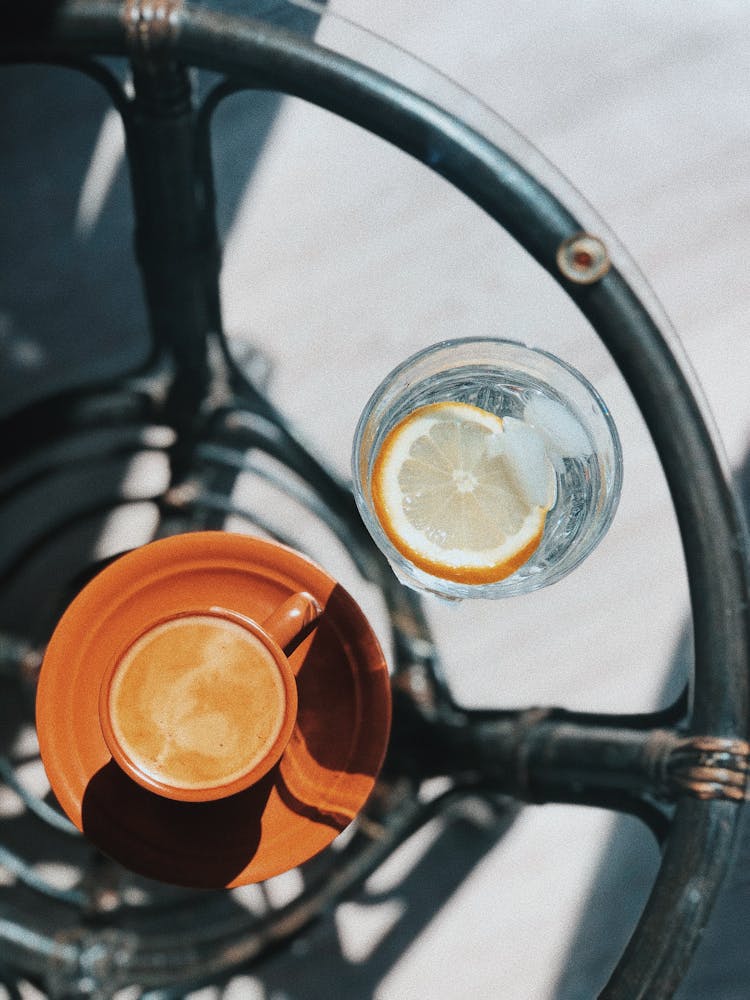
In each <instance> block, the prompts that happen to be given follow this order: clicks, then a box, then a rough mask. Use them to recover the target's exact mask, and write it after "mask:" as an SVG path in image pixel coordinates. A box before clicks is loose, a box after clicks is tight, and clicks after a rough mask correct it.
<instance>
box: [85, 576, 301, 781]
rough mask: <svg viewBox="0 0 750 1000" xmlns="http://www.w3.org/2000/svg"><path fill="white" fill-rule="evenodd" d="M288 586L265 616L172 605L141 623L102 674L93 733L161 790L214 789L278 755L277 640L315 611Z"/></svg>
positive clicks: (283, 723) (282, 685)
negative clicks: (289, 593)
mask: <svg viewBox="0 0 750 1000" xmlns="http://www.w3.org/2000/svg"><path fill="white" fill-rule="evenodd" d="M311 601H313V599H312V598H310V597H309V595H300V594H297V595H294V597H293V598H291V599H290V600H289V601H287V602H285V603H284V604H283V605H282V607H281V608H280V609H278V610H277V611H276V612H274V614H273V615H272V616H271V618H270V619H269V620H268V624H270V625H271V627H272V628H273V630H274V632H275V634H276V636H278V638H279V639H280V642H279V641H277V639H276V637H275V635H274V633H273V632H271V631H270V630H267V629H266V628H264V627H263V626H261V625H259V624H258V623H257V622H254V621H252V620H251V619H249V618H245V617H244V616H242V615H238V614H236V613H234V612H231V611H227V610H224V609H221V608H210V609H202V610H201V609H199V610H192V611H186V612H183V613H180V614H178V615H173V616H171V617H169V618H166V619H164V620H162V621H159V622H157V623H156V624H154V625H152V626H150V627H149V628H147V629H146V630H145V631H144V632H143V633H141V634H140V635H139V636H138V637H137V638H136V639H135V640H134V642H133V643H132V644H131V645H130V646H129V647H128V648H127V650H126V651H125V652H124V653H123V655H122V656H120V657H119V658H118V659H117V660H116V661H115V662H114V663H113V664H112V665H111V667H110V668H109V670H108V671H107V672H106V674H105V675H104V678H103V681H102V687H101V691H100V700H99V716H100V724H101V728H102V733H103V735H104V739H105V742H106V743H107V746H108V747H109V750H110V752H111V753H112V756H113V757H114V759H115V760H116V761H117V763H118V764H119V765H120V767H122V768H123V770H125V771H126V772H127V773H128V774H129V775H130V777H132V778H133V779H134V780H135V781H137V782H138V783H139V784H141V785H143V786H144V787H146V788H148V789H150V790H151V791H155V792H157V793H158V794H161V795H164V796H166V797H168V798H174V799H182V800H186V801H202V800H210V799H215V798H221V797H224V796H226V795H231V794H233V793H234V792H236V791H240V790H242V789H244V788H247V787H249V785H251V784H253V783H255V782H256V781H258V780H259V779H260V778H261V777H262V776H263V775H264V774H266V773H267V772H268V771H269V770H270V769H271V767H273V765H274V764H275V763H276V762H277V761H278V759H279V757H280V756H281V754H282V753H283V750H284V748H285V746H286V744H287V742H288V740H289V737H290V735H291V731H292V728H293V726H294V721H295V718H296V713H297V690H296V684H295V680H294V675H293V674H292V671H291V667H290V666H289V662H288V660H287V657H286V656H285V654H284V651H283V648H282V643H283V644H284V645H287V644H288V643H289V642H290V641H291V640H293V638H294V636H295V634H297V633H299V632H300V630H302V629H304V628H305V627H306V626H307V625H309V624H310V623H311V621H313V620H314V618H315V617H317V614H318V613H319V608H318V607H317V604H315V606H314V607H313V605H312V604H311V603H310V602H311Z"/></svg>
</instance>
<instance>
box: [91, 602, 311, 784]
mask: <svg viewBox="0 0 750 1000" xmlns="http://www.w3.org/2000/svg"><path fill="white" fill-rule="evenodd" d="M196 616H201V617H210V618H219V619H223V620H225V621H231V622H233V623H234V624H236V625H240V626H241V627H242V628H244V629H245V630H246V631H248V632H250V633H251V634H252V635H254V636H255V637H256V638H257V639H259V640H260V641H261V642H262V643H263V644H264V646H265V647H266V649H267V650H268V652H269V653H270V654H271V656H272V657H273V659H274V662H275V663H276V667H277V669H278V671H279V676H280V677H281V681H282V686H283V689H284V718H283V721H282V724H281V728H280V729H279V732H278V734H277V736H276V738H275V740H274V742H273V744H272V745H271V747H270V748H269V750H268V752H267V753H266V754H265V756H264V757H262V758H261V759H260V760H259V761H258V762H257V763H256V764H255V765H254V766H253V767H252V768H250V770H248V771H246V772H245V773H244V774H242V775H240V776H239V777H237V778H234V779H233V780H232V781H229V782H223V783H221V784H217V785H211V786H206V787H201V788H182V787H180V786H177V785H171V784H169V783H168V782H165V781H160V780H159V779H158V778H154V777H153V776H152V775H150V774H148V773H147V772H146V771H144V770H143V769H142V768H141V767H140V766H139V765H138V763H137V762H136V761H134V760H133V759H132V758H131V757H130V755H129V754H128V753H127V751H126V750H125V749H124V748H123V746H122V745H121V743H120V741H119V740H118V738H117V734H116V733H115V730H114V726H113V725H112V721H111V716H110V710H109V700H110V694H111V690H112V684H113V682H114V678H115V674H116V673H117V669H118V667H119V665H120V663H121V662H122V660H123V657H124V656H125V655H126V654H127V652H128V651H129V650H130V649H132V648H133V646H134V645H135V644H136V643H137V642H139V641H140V640H141V639H142V638H143V637H144V636H145V635H147V634H148V633H149V632H151V631H152V630H153V629H155V628H158V627H159V626H160V625H165V624H166V623H167V622H172V621H178V620H179V619H181V618H190V617H196ZM297 709H298V697H297V682H296V679H295V676H294V672H293V670H292V667H291V664H290V663H289V660H288V658H287V656H286V655H285V653H284V651H283V650H282V649H281V647H280V646H279V644H278V643H277V642H276V640H275V639H274V638H273V636H271V635H270V634H269V633H268V632H267V631H266V630H265V629H264V628H263V626H262V625H260V624H259V623H258V622H257V621H255V620H254V619H252V618H249V617H247V616H246V615H243V614H241V613H239V612H237V611H233V610H231V609H229V608H222V607H218V606H216V605H211V606H210V607H195V608H187V609H185V610H181V611H179V612H177V613H174V614H169V615H164V616H162V617H159V618H156V619H154V620H153V621H151V622H149V623H148V624H147V625H145V626H144V627H143V628H142V629H140V630H139V631H138V632H137V634H135V635H134V636H133V638H132V640H131V641H130V643H129V644H128V645H127V646H126V647H125V648H124V649H121V650H119V651H118V652H117V654H116V655H114V656H113V657H112V659H111V660H110V662H109V663H108V665H107V667H106V669H105V671H104V674H103V676H102V680H101V685H100V687H99V726H100V729H101V733H102V736H103V738H104V742H105V743H106V745H107V749H108V750H109V752H110V754H111V755H112V758H113V760H114V762H115V763H116V764H117V765H118V766H119V767H120V769H121V770H122V771H124V772H125V773H126V774H127V775H128V776H129V777H130V778H132V780H133V781H135V782H136V783H137V784H139V785H140V786H141V787H142V788H145V789H146V790H147V791H150V792H153V793H155V794H156V795H160V796H162V797H163V798H167V799H172V800H174V801H178V802H213V801H216V800H218V799H224V798H228V797H229V796H231V795H235V794H237V793H238V792H242V791H245V790H246V789H247V788H250V786H251V785H254V784H256V783H257V782H258V781H260V779H261V778H263V777H265V775H266V774H268V772H269V771H270V770H271V769H272V768H273V767H274V766H275V765H276V764H277V763H278V762H279V760H280V758H281V756H282V755H283V753H284V750H285V749H286V746H287V744H288V743H289V740H290V738H291V735H292V732H293V730H294V726H295V724H296V721H297Z"/></svg>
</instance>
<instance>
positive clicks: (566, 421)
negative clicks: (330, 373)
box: [352, 337, 622, 599]
mask: <svg viewBox="0 0 750 1000" xmlns="http://www.w3.org/2000/svg"><path fill="white" fill-rule="evenodd" d="M439 402H460V403H468V404H471V405H473V406H476V407H479V408H480V409H482V410H485V411H488V412H489V413H492V414H495V415H496V416H499V417H501V418H502V419H503V421H506V420H507V419H508V418H512V419H513V420H514V421H520V422H522V423H523V424H524V425H526V426H527V427H531V428H533V429H534V430H535V432H536V435H535V438H536V439H537V440H539V439H541V441H542V442H543V447H544V451H545V453H546V457H547V459H548V460H549V464H550V466H551V468H552V470H553V472H554V480H555V490H554V502H553V504H552V506H551V508H550V509H549V511H548V513H547V517H546V520H545V524H544V531H543V534H542V538H541V542H540V543H539V545H538V547H537V548H536V550H535V551H534V552H533V554H532V555H531V556H530V557H529V558H528V560H527V561H526V562H525V563H523V565H521V566H520V567H519V568H518V569H517V570H516V571H515V572H514V573H512V574H511V575H510V576H507V577H506V578H505V579H502V580H498V581H497V582H493V583H465V582H456V581H455V580H448V579H444V578H442V577H441V576H437V575H433V574H432V573H430V572H426V571H425V570H424V569H421V568H420V567H419V566H417V565H415V564H414V562H412V561H411V559H410V558H408V556H407V555H406V554H405V553H404V552H402V551H400V550H399V549H398V548H397V547H396V546H395V545H394V544H393V542H392V541H391V540H390V538H389V537H388V535H387V534H386V532H385V530H384V528H383V525H382V524H381V522H380V520H379V518H378V515H377V513H376V508H375V506H374V504H373V495H372V476H373V468H374V465H375V461H376V459H377V456H378V453H379V451H380V449H381V447H382V445H383V443H384V441H385V439H386V438H387V436H388V434H389V432H390V431H391V430H392V429H393V428H394V427H395V426H396V425H397V424H399V423H400V422H401V421H402V420H404V419H405V418H406V417H407V416H408V415H409V414H410V413H412V412H413V411H415V410H416V409H417V408H419V407H422V406H426V405H429V404H432V403H439ZM505 426H510V425H509V424H506V425H505ZM516 426H517V425H516ZM352 471H353V479H354V495H355V499H356V502H357V506H358V508H359V511H360V514H361V516H362V518H363V520H364V523H365V525H366V526H367V528H368V530H369V531H370V533H371V534H372V536H373V538H374V540H375V542H376V543H377V545H378V546H379V547H380V549H381V550H382V551H383V553H384V554H385V555H386V557H387V559H388V561H389V562H390V564H391V566H392V568H393V570H394V572H395V573H396V575H397V576H398V578H399V579H400V580H401V582H402V583H404V584H406V585H407V586H409V587H412V588H414V589H416V590H421V591H427V592H431V593H435V594H438V595H440V596H442V597H446V598H449V599H461V598H473V597H481V598H499V597H509V596H512V595H516V594H523V593H528V592H530V591H533V590H538V589H540V588H541V587H545V586H548V585H549V584H552V583H555V582H556V581H558V580H561V579H562V578H563V577H564V576H566V575H567V574H568V573H570V572H571V571H572V570H573V569H575V567H576V566H578V565H579V564H580V563H581V562H582V560H584V559H585V558H586V557H587V556H588V555H589V554H590V553H591V551H592V550H593V549H594V547H595V546H596V545H597V544H598V542H599V541H600V540H601V539H602V537H603V536H604V534H605V533H606V531H607V529H608V528H609V525H610V524H611V522H612V518H613V517H614V514H615V511H616V508H617V503H618V500H619V496H620V489H621V484H622V449H621V446H620V440H619V437H618V434H617V429H616V427H615V424H614V421H613V419H612V417H611V415H610V413H609V410H608V409H607V406H606V404H605V403H604V401H603V400H602V398H601V397H600V396H599V394H598V393H597V391H596V390H595V389H594V387H593V386H592V385H591V384H590V383H589V382H588V381H587V380H586V378H584V376H583V375H581V373H580V372H578V371H576V370H575V369H574V368H572V367H571V366H570V365H569V364H567V363H566V362H565V361H562V360H561V359H560V358H557V357H555V356H554V355H553V354H550V353H549V352H548V351H545V350H541V349H539V348H531V347H527V346H526V345H524V344H523V343H520V342H518V341H514V340H499V339H493V338H484V337H476V338H465V339H460V340H450V341H444V342H442V343H438V344H435V345H433V346H431V347H428V348H426V349H425V350H422V351H420V352H419V353H418V354H415V355H414V356H413V357H411V358H409V359H407V360H406V361H404V362H403V363H402V364H400V365H399V366H398V367H397V368H395V369H394V370H393V371H392V372H391V373H390V374H389V375H388V376H387V377H386V378H385V379H384V380H383V382H382V383H381V384H380V385H379V386H378V388H377V389H376V390H375V392H374V393H373V395H372V397H371V398H370V400H369V402H368V403H367V405H366V407H365V409H364V411H363V413H362V415H361V417H360V419H359V422H358V425H357V429H356V432H355V436H354V445H353V453H352Z"/></svg>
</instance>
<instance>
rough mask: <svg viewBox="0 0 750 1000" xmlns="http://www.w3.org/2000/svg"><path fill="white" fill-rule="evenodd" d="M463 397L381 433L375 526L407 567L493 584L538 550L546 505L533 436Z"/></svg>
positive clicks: (546, 487) (547, 467)
mask: <svg viewBox="0 0 750 1000" xmlns="http://www.w3.org/2000/svg"><path fill="white" fill-rule="evenodd" d="M505 423H506V426H504V423H503V420H502V419H501V418H500V417H498V416H496V415H495V414H494V413H489V412H487V411H486V410H482V409H480V408H479V407H477V406H471V405H469V404H468V403H455V402H444V403H431V404H429V405H428V406H422V407H419V408H418V409H416V410H414V411H412V412H411V413H410V414H409V415H408V416H407V417H405V418H404V419H403V420H402V421H401V422H400V423H399V424H397V425H396V426H395V427H394V428H393V429H392V430H391V431H390V432H389V433H388V435H387V436H386V438H385V441H384V442H383V445H382V447H381V449H380V451H379V452H378V455H377V458H376V460H375V464H374V467H373V474H372V500H373V505H374V508H375V513H376V514H377V517H378V520H379V521H380V523H381V525H382V527H383V530H384V531H385V533H386V535H387V536H388V537H389V539H390V540H391V542H392V543H393V544H394V545H395V547H396V548H397V549H398V550H399V551H400V552H401V553H402V555H404V556H405V557H406V558H407V559H409V560H410V561H411V562H412V563H413V564H414V565H415V566H418V567H419V568H420V569H422V570H424V571H425V572H426V573H430V574H431V575H432V576H437V577H440V578H441V579H445V580H452V581H455V582H457V583H469V584H486V583H495V582H497V581H498V580H503V579H505V577H507V576H510V575H511V573H514V572H515V571H516V570H517V569H519V567H521V566H522V565H523V564H524V563H525V562H527V561H528V559H529V558H530V557H531V556H532V554H533V553H534V552H535V551H536V549H537V547H538V546H539V543H540V541H541V539H542V534H543V532H544V524H545V520H546V517H547V511H548V510H549V508H550V507H551V506H552V504H553V503H554V491H555V488H554V482H555V480H554V470H553V468H552V465H551V463H550V461H549V459H548V457H547V455H546V451H545V448H544V442H543V441H542V439H541V437H540V435H539V434H538V433H537V432H536V431H535V430H534V429H533V428H532V427H529V426H528V425H526V424H524V423H523V422H522V421H519V420H511V419H510V418H509V419H508V420H507V421H506V422H505Z"/></svg>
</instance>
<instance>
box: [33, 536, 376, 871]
mask: <svg viewBox="0 0 750 1000" xmlns="http://www.w3.org/2000/svg"><path fill="white" fill-rule="evenodd" d="M300 591H308V592H309V593H311V594H312V595H313V597H314V598H315V599H316V600H317V601H318V602H319V603H320V605H321V606H322V608H323V613H322V615H321V617H320V619H319V620H318V623H317V626H316V628H315V629H314V631H313V632H312V633H311V634H310V635H308V636H307V638H305V639H304V640H303V641H302V642H301V644H300V645H299V646H298V647H297V648H296V649H295V650H294V652H293V653H291V655H290V657H289V660H290V663H291V666H292V669H293V671H294V674H295V677H296V681H297V692H298V702H299V707H298V714H297V721H296V724H295V726H294V729H293V731H292V735H291V738H290V740H289V743H288V744H287V747H286V749H285V751H284V753H283V754H282V756H281V759H280V760H279V762H278V763H277V764H276V765H275V766H274V767H273V768H272V769H271V771H269V773H268V774H267V775H266V776H265V777H264V778H262V779H261V780H260V781H259V782H258V783H257V784H255V785H253V786H252V787H250V788H248V789H246V790H245V791H242V792H238V793H236V794H234V795H231V796H229V797H227V798H223V799H218V800H216V801H210V802H180V801H175V800H174V799H169V798H165V797H163V796H161V795H158V794H155V793H154V792H152V791H149V790H147V789H146V788H144V787H142V786H141V785H139V784H137V783H136V782H135V781H133V780H132V778H130V777H128V775H127V774H126V773H125V772H124V771H123V770H121V769H120V767H119V766H118V765H117V764H116V763H115V762H114V760H113V759H112V756H111V754H110V752H109V750H108V748H107V744H106V742H105V740H104V737H103V735H102V731H101V727H100V723H99V695H100V688H101V684H102V678H103V676H104V674H105V672H106V670H107V667H108V665H109V664H110V663H111V662H112V659H113V658H117V657H120V656H121V655H122V653H123V651H124V650H125V649H126V648H127V647H128V645H129V644H130V643H131V642H132V640H133V637H134V635H137V634H138V633H139V632H141V631H143V629H144V628H146V627H148V625H149V624H150V623H152V622H156V621H158V620H160V619H163V618H164V617H166V616H170V615H174V614H178V613H179V612H180V611H182V610H183V609H185V608H190V607H196V606H205V607H210V606H214V605H217V606H220V607H223V608H228V609H231V610H232V611H235V612H237V613H238V614H241V615H245V616H247V617H248V618H252V619H255V620H263V619H265V618H267V617H268V615H270V614H271V612H273V611H274V610H275V609H276V608H278V607H279V605H281V604H282V603H283V602H284V601H285V600H286V599H287V598H288V597H290V596H291V595H292V594H295V593H299V592H300ZM389 728H390V688H389V682H388V674H387V668H386V663H385V659H384V657H383V653H382V651H381V648H380V645H379V643H378V641H377V638H376V637H375V634H374V633H373V631H372V629H371V628H370V625H369V623H368V622H367V620H366V618H365V617H364V615H363V613H362V611H361V610H360V609H359V607H358V605H357V604H356V603H355V602H354V600H353V599H352V598H351V596H350V595H349V594H348V593H347V592H346V591H345V590H344V589H343V588H342V587H341V586H339V584H337V583H336V581H335V580H334V579H333V578H332V577H330V576H329V575H328V574H327V573H326V572H325V571H324V570H322V569H321V568H320V567H319V566H317V565H315V564H314V563H312V562H311V561H310V560H308V559H306V558H305V557H304V556H302V555H300V554H299V553H297V552H295V551H293V550H291V549H288V548H286V547H284V546H281V545H278V544H276V543H274V542H269V541H265V540H262V539H257V538H251V537H248V536H245V535H234V534H229V533H225V532H213V531H212V532H195V533H192V534H186V535H178V536H175V537H173V538H167V539H164V540H162V541H157V542H153V543H151V544H150V545H146V546H144V547H143V548H140V549H135V550H133V551H132V552H130V553H128V554H127V555H124V556H122V557H121V558H120V559H118V560H117V561H115V562H114V563H112V564H110V565H109V566H108V567H107V568H106V569H104V570H103V571H102V572H101V573H100V574H99V575H98V576H96V577H95V578H94V579H93V580H92V581H91V583H89V584H88V585H87V586H86V587H85V588H84V590H82V591H81V593H80V594H79V595H78V597H76V599H75V600H74V601H73V602H72V604H71V605H70V607H69V608H68V610H67V611H66V612H65V614H64V615H63V617H62V619H61V620H60V623H59V625H58V627H57V629H56V630H55V633H54V635H53V636H52V639H51V641H50V644H49V646H48V648H47V652H46V654H45V658H44V664H43V666H42V671H41V675H40V679H39V688H38V693H37V729H38V733H39V745H40V750H41V755H42V760H43V762H44V766H45V769H46V771H47V776H48V778H49V780H50V784H51V785H52V790H53V791H54V793H55V795H56V796H57V799H58V801H59V802H60V804H61V806H62V808H63V809H64V810H65V812H66V813H67V815H68V816H69V817H70V819H71V820H72V821H73V823H74V824H75V825H76V826H77V827H78V829H79V830H81V831H83V833H85V834H86V836H88V837H89V838H90V839H91V840H92V841H93V842H94V843H95V844H96V845H97V846H98V847H99V848H100V849H101V850H102V851H103V852H104V853H105V854H108V855H109V856H110V857H112V858H114V859H115V860H116V861H119V862H120V863H121V864H123V865H125V866H126V867H127V868H130V869H131V870H133V871H135V872H138V873H140V874H141V875H145V876H147V877H149V878H155V879H159V880H161V881H163V882H172V883H174V884H177V885H184V886H193V887H201V888H218V887H222V886H227V887H232V886H237V885H243V884H246V883H249V882H258V881H261V880H263V879H267V878H270V877H271V876H273V875H277V874H279V873H281V872H283V871H286V870H288V869H289V868H293V867H295V866H297V865H299V864H301V863H302V862H304V861H306V860H307V859H308V858H310V857H312V856H313V855H314V854H317V853H318V852H319V851H320V850H322V849H323V848H324V847H326V846H327V845H328V844H330V842H331V841H332V840H333V839H334V838H335V837H336V836H337V835H338V834H339V833H340V832H341V831H342V830H343V829H344V828H345V827H346V826H347V825H348V824H349V823H350V822H351V820H352V819H354V817H355V816H356V814H357V812H358V811H359V810H360V808H361V807H362V805H363V804H364V802H365V800H366V799H367V797H368V796H369V794H370V792H371V790H372V788H373V786H374V783H375V778H376V776H377V773H378V771H379V769H380V766H381V764H382V761H383V757H384V756H385V751H386V746H387V742H388V734H389Z"/></svg>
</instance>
